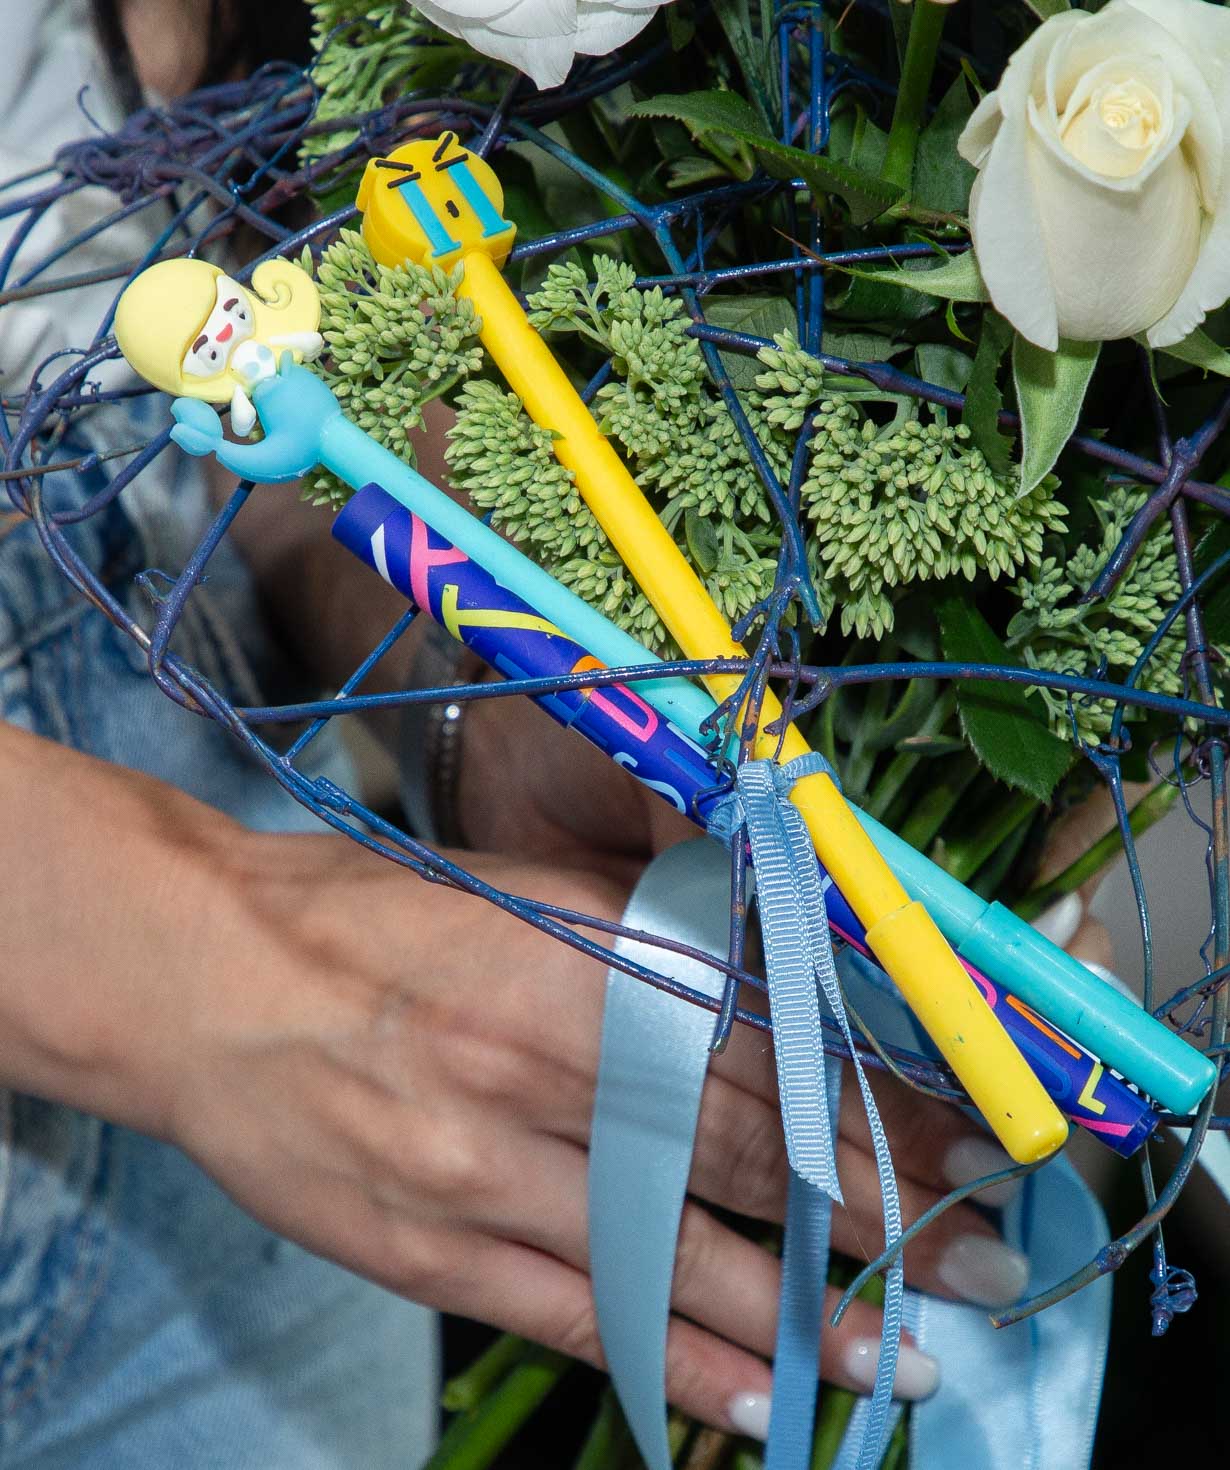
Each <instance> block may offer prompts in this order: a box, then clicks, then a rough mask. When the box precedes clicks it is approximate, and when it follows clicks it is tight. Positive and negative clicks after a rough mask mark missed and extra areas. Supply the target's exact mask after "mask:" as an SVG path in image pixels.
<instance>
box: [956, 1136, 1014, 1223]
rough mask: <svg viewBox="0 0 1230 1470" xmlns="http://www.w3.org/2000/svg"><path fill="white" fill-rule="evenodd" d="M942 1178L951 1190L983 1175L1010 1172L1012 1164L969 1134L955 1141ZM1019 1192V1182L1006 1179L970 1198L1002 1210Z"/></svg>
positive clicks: (996, 1147)
mask: <svg viewBox="0 0 1230 1470" xmlns="http://www.w3.org/2000/svg"><path fill="white" fill-rule="evenodd" d="M943 1168H944V1178H945V1179H947V1181H948V1182H949V1184H951V1185H953V1186H954V1187H959V1186H960V1185H962V1184H969V1183H970V1181H971V1180H973V1179H981V1178H982V1176H983V1175H984V1174H1000V1173H1002V1172H1003V1171H1004V1170H1005V1169H1010V1168H1012V1160H1011V1159H1010V1158H1009V1157H1008V1155H1007V1154H1006V1153H1005V1152H1004V1151H1003V1149H1002V1148H1000V1147H999V1145H998V1144H995V1143H992V1142H991V1140H990V1139H989V1138H982V1137H980V1136H979V1135H977V1134H972V1135H971V1136H970V1137H969V1138H961V1139H958V1140H957V1142H956V1143H954V1144H953V1146H952V1147H951V1148H950V1149H949V1150H948V1152H947V1153H946V1154H945V1155H944V1165H943ZM1020 1188H1021V1181H1020V1180H1019V1179H1005V1180H1004V1181H1003V1182H1002V1183H1001V1184H991V1185H988V1186H987V1188H986V1189H980V1190H979V1191H978V1193H977V1194H976V1195H974V1196H973V1198H974V1199H975V1200H977V1201H978V1203H979V1204H980V1205H990V1206H991V1207H992V1209H996V1210H1002V1209H1003V1207H1004V1206H1005V1205H1006V1204H1008V1203H1009V1201H1010V1200H1013V1199H1015V1198H1016V1196H1017V1194H1018V1193H1019V1191H1020Z"/></svg>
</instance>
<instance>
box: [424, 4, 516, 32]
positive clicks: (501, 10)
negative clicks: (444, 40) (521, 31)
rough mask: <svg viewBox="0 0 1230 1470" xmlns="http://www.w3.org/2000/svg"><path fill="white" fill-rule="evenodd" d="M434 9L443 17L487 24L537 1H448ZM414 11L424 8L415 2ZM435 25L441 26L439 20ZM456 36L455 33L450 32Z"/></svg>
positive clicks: (435, 6) (434, 22) (434, 5)
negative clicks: (519, 7)
mask: <svg viewBox="0 0 1230 1470" xmlns="http://www.w3.org/2000/svg"><path fill="white" fill-rule="evenodd" d="M428 3H429V4H431V5H432V9H433V10H434V11H436V12H438V13H439V14H441V15H446V16H448V17H450V18H451V19H453V20H457V21H463V20H464V21H480V22H483V23H486V22H488V21H492V20H495V19H496V18H497V17H499V16H501V15H506V14H507V13H508V12H509V11H510V10H516V9H517V8H518V6H521V5H530V6H531V7H532V6H533V5H534V3H535V0H448V4H447V5H439V4H432V0H428ZM414 9H415V10H419V11H424V6H422V5H420V4H419V3H418V0H415V3H414ZM432 24H433V25H439V24H440V22H439V21H438V20H434V19H433V21H432ZM451 34H455V33H454V32H450V35H451Z"/></svg>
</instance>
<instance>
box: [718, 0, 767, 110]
mask: <svg viewBox="0 0 1230 1470" xmlns="http://www.w3.org/2000/svg"><path fill="white" fill-rule="evenodd" d="M712 8H713V13H714V14H715V15H716V16H717V18H718V24H719V25H720V26H721V27H722V30H723V32H724V33H725V35H726V39H727V41H728V42H729V43H730V49H731V51H733V52H734V56H735V60H736V61H737V62H738V63H739V70H740V71H741V72H742V73H743V78H744V80H745V81H746V82H747V87H748V91H749V92H750V93H751V94H752V99H753V103H754V105H755V108H756V111H757V113H758V114H759V116H758V119H757V121H758V123H759V125H760V127H761V128H762V129H763V128H766V127H768V128H771V122H770V117H771V114H772V113H773V111H775V110H776V102H777V75H776V71H775V69H774V67H773V66H772V65H771V63H770V61H769V57H770V56H771V55H775V54H776V52H775V51H771V50H770V49H769V48H768V47H767V46H765V45H763V44H762V43H760V42H759V41H757V40H756V35H755V32H754V31H753V30H752V21H751V15H750V13H749V10H748V0H713V5H712Z"/></svg>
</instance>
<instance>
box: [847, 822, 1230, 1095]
mask: <svg viewBox="0 0 1230 1470" xmlns="http://www.w3.org/2000/svg"><path fill="white" fill-rule="evenodd" d="M855 814H856V815H857V817H858V819H859V822H860V823H861V824H862V827H863V830H864V831H865V832H866V833H867V835H868V836H869V837H870V838H871V839H872V841H873V842H874V843H875V844H876V846H877V847H878V848H879V849H880V851H881V852H882V853H883V854H884V856H885V858H887V860H888V863H889V866H890V867H891V868H892V869H893V871H894V872H895V873H896V874H897V877H898V878H899V879H900V880H901V884H902V887H904V889H905V890H906V892H907V893H908V894H909V895H910V897H911V898H917V899H920V900H921V901H922V902H923V903H924V904H925V905H926V907H927V909H928V911H929V912H930V914H931V916H932V917H933V918H934V920H935V922H936V923H937V924H938V925H939V928H940V932H941V933H942V934H943V935H944V937H945V938H946V939H947V940H948V941H949V943H950V944H951V945H952V946H953V948H954V949H956V951H957V953H958V954H960V955H961V956H962V957H963V958H965V959H967V960H968V961H969V962H970V964H971V965H973V966H975V968H977V969H979V970H983V971H985V973H986V974H988V975H993V976H995V977H997V978H1000V979H1002V980H1003V982H1004V984H1006V985H1008V986H1009V987H1010V988H1011V989H1012V991H1013V992H1014V993H1015V994H1016V995H1017V996H1018V997H1019V998H1020V999H1021V1000H1023V1001H1024V1002H1025V1003H1026V1004H1027V1005H1030V1006H1032V1007H1033V1008H1034V1009H1035V1010H1036V1011H1039V1012H1040V1013H1041V1014H1042V1015H1043V1016H1045V1017H1046V1019H1047V1020H1048V1021H1050V1022H1051V1023H1052V1024H1053V1025H1055V1026H1058V1027H1059V1029H1060V1030H1061V1031H1066V1032H1067V1033H1068V1035H1069V1036H1071V1037H1073V1038H1074V1039H1075V1040H1076V1041H1079V1042H1080V1044H1081V1045H1082V1046H1083V1047H1085V1048H1086V1049H1087V1050H1088V1051H1091V1052H1093V1054H1094V1056H1096V1057H1098V1058H1100V1060H1101V1061H1102V1062H1104V1063H1105V1064H1106V1065H1107V1066H1109V1067H1113V1068H1114V1069H1115V1070H1116V1071H1117V1072H1122V1073H1123V1075H1124V1076H1125V1077H1126V1078H1128V1080H1129V1081H1131V1082H1134V1083H1135V1084H1136V1085H1137V1087H1139V1088H1141V1089H1142V1090H1143V1091H1144V1092H1147V1093H1148V1094H1149V1095H1150V1096H1151V1097H1153V1098H1155V1099H1156V1100H1157V1101H1158V1102H1159V1103H1161V1105H1162V1106H1163V1107H1164V1108H1166V1109H1167V1110H1168V1111H1170V1112H1172V1113H1190V1112H1191V1111H1192V1110H1193V1109H1194V1108H1195V1107H1196V1105H1197V1104H1198V1103H1199V1102H1200V1099H1201V1098H1202V1097H1204V1095H1205V1094H1206V1093H1207V1092H1208V1090H1209V1088H1210V1087H1211V1086H1212V1085H1213V1082H1214V1080H1215V1078H1216V1076H1217V1067H1216V1065H1215V1064H1214V1062H1213V1061H1212V1060H1211V1059H1210V1058H1209V1057H1206V1056H1205V1055H1204V1053H1203V1052H1200V1051H1197V1050H1196V1048H1195V1047H1194V1046H1190V1045H1189V1044H1188V1043H1187V1042H1186V1041H1184V1040H1183V1038H1182V1037H1181V1036H1177V1035H1176V1034H1175V1033H1174V1032H1173V1031H1169V1030H1167V1029H1166V1027H1165V1026H1163V1025H1162V1023H1161V1022H1160V1021H1157V1020H1155V1019H1154V1018H1153V1017H1152V1016H1150V1015H1149V1014H1148V1012H1147V1011H1144V1010H1142V1009H1141V1007H1140V1006H1138V1005H1136V1004H1135V1002H1134V1001H1132V1000H1130V999H1129V998H1128V997H1127V996H1126V995H1123V994H1122V993H1121V992H1120V991H1118V990H1116V989H1115V988H1114V986H1113V985H1108V984H1107V983H1106V982H1105V981H1104V980H1101V979H1099V977H1098V976H1097V975H1094V974H1093V973H1092V972H1091V971H1089V970H1087V969H1086V968H1085V967H1084V965H1082V964H1081V962H1080V961H1079V960H1075V959H1073V958H1072V956H1071V955H1069V954H1067V953H1065V952H1064V951H1063V950H1062V949H1060V948H1059V946H1058V945H1055V944H1052V943H1051V941H1050V940H1049V939H1046V938H1044V937H1043V936H1042V935H1041V934H1039V933H1038V931H1037V930H1036V929H1034V928H1033V927H1032V926H1031V925H1029V924H1027V923H1026V922H1025V920H1024V919H1022V918H1019V917H1018V916H1017V915H1016V914H1014V913H1013V912H1012V911H1011V910H1010V909H1006V908H1005V907H1004V906H1003V904H1001V903H990V904H989V903H985V902H984V901H983V900H982V899H981V898H979V897H978V895H977V894H976V893H971V892H970V890H969V889H968V888H966V887H965V885H964V884H963V883H961V882H959V881H958V880H957V879H956V878H954V877H952V876H951V874H949V873H946V872H945V871H944V870H943V868H941V867H938V866H937V865H936V864H935V863H933V862H931V861H930V860H929V859H928V858H926V857H924V856H923V855H922V853H920V852H918V851H917V850H916V849H915V848H913V847H911V846H910V844H909V843H908V842H906V841H905V840H904V839H903V838H900V837H898V836H897V834H896V833H895V832H890V831H889V830H888V828H887V827H884V826H882V825H881V824H880V823H879V822H877V821H876V820H875V818H874V817H869V816H868V815H867V813H866V812H861V811H858V810H857V808H856V809H855Z"/></svg>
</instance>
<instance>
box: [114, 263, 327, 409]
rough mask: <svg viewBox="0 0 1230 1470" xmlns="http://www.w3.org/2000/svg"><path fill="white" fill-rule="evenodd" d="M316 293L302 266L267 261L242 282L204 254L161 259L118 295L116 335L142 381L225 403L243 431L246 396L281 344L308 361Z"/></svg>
mask: <svg viewBox="0 0 1230 1470" xmlns="http://www.w3.org/2000/svg"><path fill="white" fill-rule="evenodd" d="M319 325H320V297H319V296H318V294H317V291H316V286H315V283H314V282H313V280H312V278H311V277H310V276H309V275H308V274H307V272H306V271H304V270H302V269H301V268H300V267H299V266H297V265H293V264H292V263H291V262H290V261H288V260H276V259H275V260H266V261H264V262H262V263H261V264H260V265H258V266H257V268H256V270H255V271H253V273H252V285H251V287H247V286H241V285H240V284H239V282H238V281H236V280H234V279H233V278H232V277H230V276H228V275H227V274H226V272H225V271H223V270H222V269H221V268H220V267H219V266H216V265H210V264H209V263H208V262H207V261H204V260H164V261H161V262H160V263H159V264H157V265H154V266H151V267H150V268H149V269H148V270H146V271H142V273H141V274H140V275H139V276H138V277H137V279H136V280H135V281H133V283H132V285H131V286H129V287H128V289H127V290H126V291H125V292H124V294H123V295H122V296H121V297H120V303H119V306H118V308H117V309H116V314H115V335H116V339H117V341H118V342H119V345H120V350H121V351H122V352H123V354H124V356H125V357H126V358H127V359H128V361H129V363H131V365H132V366H133V367H134V368H135V369H136V371H137V372H138V373H140V374H141V376H142V377H143V378H145V379H146V380H147V381H148V382H151V383H153V384H154V386H155V387H157V388H162V389H164V390H165V391H166V392H168V393H174V394H176V395H177V396H179V397H182V398H202V399H204V400H205V401H206V402H208V403H226V402H229V403H230V405H231V427H232V429H233V430H234V431H235V432H236V433H238V434H248V433H249V432H250V431H251V429H252V427H253V425H254V424H255V422H256V411H255V409H254V408H253V406H252V401H251V398H250V397H249V396H248V395H249V393H250V391H251V390H252V388H253V387H255V385H256V384H257V383H259V382H261V381H262V380H264V379H265V378H268V377H271V376H272V375H273V374H274V373H275V372H276V371H277V368H278V361H279V359H280V358H281V356H282V355H283V354H284V353H287V352H289V353H290V354H291V355H292V356H293V358H294V360H295V361H297V362H299V361H303V360H305V359H306V360H307V361H311V359H312V358H314V357H315V356H316V355H317V354H318V353H319V352H320V350H321V347H322V346H323V339H322V338H321V336H320V334H319V332H318V331H317V328H318V326H319Z"/></svg>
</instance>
